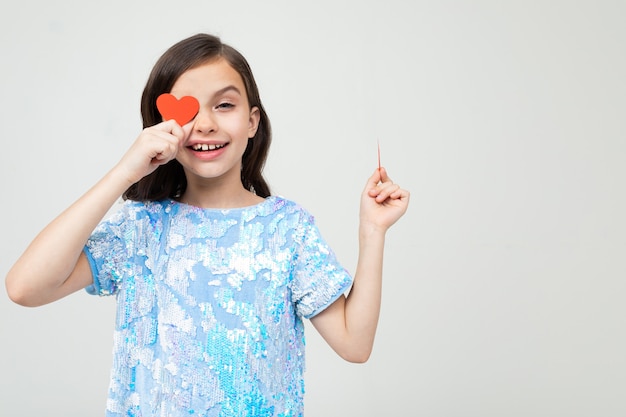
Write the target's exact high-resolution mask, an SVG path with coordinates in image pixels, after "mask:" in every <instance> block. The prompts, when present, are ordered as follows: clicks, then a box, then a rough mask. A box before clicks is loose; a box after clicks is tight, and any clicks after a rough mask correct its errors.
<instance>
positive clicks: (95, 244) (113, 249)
mask: <svg viewBox="0 0 626 417" xmlns="http://www.w3.org/2000/svg"><path fill="white" fill-rule="evenodd" d="M160 224H161V222H160V206H159V205H158V204H154V205H152V206H148V207H146V206H145V205H144V204H143V203H139V202H132V201H126V202H125V203H124V204H123V205H122V206H121V207H120V208H119V210H118V211H117V212H115V213H113V214H112V215H111V216H110V217H109V218H108V219H105V220H103V221H102V222H101V223H100V224H99V225H98V226H97V227H96V229H95V230H94V231H93V233H92V234H91V236H90V237H89V239H88V240H87V243H86V244H85V248H84V252H85V255H87V259H88V261H89V265H90V267H91V272H92V275H93V283H92V284H91V285H90V286H88V287H87V288H85V290H86V291H87V292H88V293H89V294H93V295H113V294H117V292H118V290H119V287H120V285H121V283H122V282H123V281H124V279H126V278H127V277H132V276H136V275H140V274H145V271H146V268H147V264H149V263H150V260H149V259H148V258H149V253H151V251H153V247H154V246H155V244H157V242H158V241H159V230H160Z"/></svg>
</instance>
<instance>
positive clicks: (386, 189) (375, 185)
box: [366, 167, 408, 203]
mask: <svg viewBox="0 0 626 417" xmlns="http://www.w3.org/2000/svg"><path fill="white" fill-rule="evenodd" d="M366 188H367V193H368V195H369V196H370V197H372V198H374V199H375V200H376V202H377V203H383V202H384V201H386V200H387V199H391V200H398V199H402V198H408V191H406V190H403V189H402V188H401V187H400V186H399V185H398V184H394V182H393V181H392V180H391V178H389V175H388V174H387V170H386V169H385V168H383V167H381V168H380V169H378V168H377V169H376V170H375V171H374V173H373V174H372V176H371V177H370V178H369V179H368V184H367V187H366Z"/></svg>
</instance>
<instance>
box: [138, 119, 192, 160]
mask: <svg viewBox="0 0 626 417" xmlns="http://www.w3.org/2000/svg"><path fill="white" fill-rule="evenodd" d="M144 134H145V139H144V142H146V146H147V149H146V151H147V152H148V156H149V157H150V158H151V162H152V163H156V164H157V165H162V164H165V163H167V162H169V161H171V160H172V159H174V158H175V157H176V154H177V153H178V148H179V146H180V144H181V143H182V142H183V141H184V138H185V136H186V135H185V132H184V131H183V129H182V127H180V126H179V125H178V123H176V122H175V121H174V120H168V121H167V122H163V123H159V124H157V125H155V126H152V127H149V128H147V129H145V131H144Z"/></svg>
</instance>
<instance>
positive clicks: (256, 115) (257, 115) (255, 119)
mask: <svg viewBox="0 0 626 417" xmlns="http://www.w3.org/2000/svg"><path fill="white" fill-rule="evenodd" d="M260 120H261V111H260V110H259V108H258V107H256V106H255V107H252V108H251V109H250V117H249V119H248V139H251V138H253V137H254V135H256V131H257V129H258V128H259V121H260Z"/></svg>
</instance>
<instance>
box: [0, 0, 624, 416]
mask: <svg viewBox="0 0 626 417" xmlns="http://www.w3.org/2000/svg"><path fill="white" fill-rule="evenodd" d="M7 3H8V2H5V3H3V5H2V11H1V13H0V42H1V47H0V51H1V52H2V54H1V59H2V65H1V66H0V83H1V88H2V92H1V93H0V122H1V132H2V133H1V134H2V141H1V143H2V147H1V150H2V152H1V153H2V162H1V163H0V181H2V182H1V185H0V188H1V189H2V190H3V195H2V216H1V217H0V222H1V223H0V231H1V232H0V233H1V236H2V238H1V239H0V244H1V246H0V250H1V252H2V256H1V257H0V276H2V277H4V275H5V274H6V272H7V271H8V269H9V268H10V266H11V265H12V264H13V262H15V260H16V259H17V258H18V256H19V255H20V254H21V252H22V251H23V250H24V249H25V247H26V246H27V245H28V243H29V242H30V241H31V240H32V238H33V237H34V236H35V235H36V234H37V233H38V232H39V231H40V230H41V229H42V228H43V227H44V226H45V225H46V224H47V223H48V222H49V221H50V220H52V219H53V218H54V217H55V216H56V215H57V214H59V213H60V212H61V211H62V210H63V209H64V208H65V207H67V206H68V205H69V204H71V203H72V202H73V201H74V200H75V199H76V198H78V197H79V196H80V195H81V194H82V193H84V192H85V191H86V190H87V189H88V188H89V187H90V186H91V185H93V184H94V183H95V182H96V181H97V180H98V179H99V178H100V177H101V176H102V175H104V173H105V172H106V171H107V170H108V169H110V167H112V166H113V164H115V163H116V162H117V160H118V159H119V158H120V157H121V155H122V154H123V153H124V152H125V151H126V149H127V148H128V147H129V146H130V144H131V143H132V141H134V139H135V138H136V137H137V135H138V134H139V132H140V129H141V122H140V115H139V99H140V94H141V91H142V89H143V86H144V83H145V81H146V79H147V77H148V73H149V71H150V69H151V67H152V65H153V64H154V62H155V61H156V59H157V58H158V57H159V56H160V55H161V53H162V52H164V51H165V49H166V48H167V47H169V46H170V45H171V44H173V43H175V42H177V41H178V40H181V39H182V38H184V37H187V36H189V35H192V34H194V33H197V32H209V33H213V34H216V35H219V36H221V37H222V39H223V40H224V41H225V42H227V43H230V44H232V45H233V46H235V47H236V48H237V49H239V50H240V51H241V52H242V53H243V54H244V55H245V56H246V57H247V58H248V60H249V62H250V64H251V66H252V68H253V71H254V73H255V76H256V78H257V82H258V84H259V88H260V91H261V96H262V98H263V101H264V104H265V106H266V109H267V111H268V113H269V115H270V118H271V121H272V124H273V127H274V143H273V148H272V149H271V154H270V158H269V160H268V166H267V170H266V174H267V177H268V179H269V182H270V184H271V185H272V187H273V191H274V193H276V194H281V195H284V196H286V197H288V198H290V199H293V200H296V201H297V202H299V203H300V204H302V205H303V206H305V207H306V208H307V209H309V211H311V212H312V213H313V214H314V215H315V216H316V218H317V221H318V223H319V226H320V228H321V230H322V233H323V234H324V236H325V238H326V239H327V240H328V241H329V242H330V243H331V245H332V246H333V247H334V249H335V251H336V252H337V254H338V256H339V258H340V259H341V260H342V262H343V263H344V264H345V265H346V267H348V268H349V269H350V270H354V266H355V265H356V256H357V251H358V248H357V239H356V237H357V225H358V199H359V195H360V193H361V189H362V187H363V185H364V184H365V180H366V179H367V177H368V176H369V175H370V174H371V172H372V171H373V170H374V168H375V166H376V143H377V141H380V147H381V157H382V163H383V165H384V166H386V167H387V169H388V171H389V173H390V176H391V177H392V179H394V180H395V181H396V182H398V183H400V184H401V185H402V186H403V187H404V188H407V189H409V190H410V191H411V193H412V195H411V204H410V207H409V210H408V212H407V214H406V215H405V216H404V217H403V218H402V219H401V220H400V221H399V222H398V223H397V224H396V225H395V226H394V227H393V228H392V229H391V230H390V231H389V233H388V238H387V243H386V253H385V267H384V269H385V278H384V281H385V283H384V295H383V310H382V315H381V320H380V325H379V331H378V335H377V340H376V344H375V348H374V352H373V355H372V357H371V359H370V361H369V362H368V363H366V364H364V365H354V364H348V363H346V362H343V361H342V360H341V359H340V358H339V357H338V356H337V355H335V354H334V353H333V352H332V351H331V349H330V348H329V347H328V346H327V345H325V343H324V342H323V341H322V340H321V339H320V337H319V336H318V335H317V334H316V333H315V331H314V330H313V329H312V328H311V327H307V329H308V330H307V332H308V371H307V395H306V398H305V404H306V411H307V415H308V416H310V417H318V416H319V417H321V416H393V415H402V416H405V415H406V416H428V417H439V416H442V417H444V416H445V417H448V416H450V417H452V416H454V417H456V416H459V417H471V416H476V417H479V416H480V417H491V416H493V417H500V416H507V417H514V416H520V417H527V416H534V417H539V416H550V417H553V416H568V417H576V416H603V417H608V416H624V415H626V396H625V394H626V335H625V325H626V314H625V313H626V305H625V302H624V299H625V295H626V280H625V278H626V237H625V236H626V220H625V213H626V187H625V179H626V117H625V116H626V76H625V74H626V53H625V51H626V25H625V24H624V22H625V20H626V3H625V2H623V1H617V0H616V1H602V0H595V1H564V0H563V1H549V0H548V1H517V0H516V1H495V0H494V1H484V0H483V1H480V0H479V1H401V0H386V1H374V0H367V1H343V2H342V1H338V0H335V1H328V0H318V1H314V2H306V3H305V2H296V1H286V0H282V1H270V0H268V1H220V2H216V1H211V0H203V1H176V2H174V1H171V2H165V1H160V0H150V1H143V0H142V1H139V0H137V1H106V2H104V1H99V2H94V1H69V0H58V1H44V0H35V1H27V0H25V1H19V2H11V3H10V4H7ZM113 315H114V299H113V298H102V299H101V298H97V297H92V296H88V295H87V294H86V293H84V292H79V293H77V294H75V295H72V296H70V297H68V298H66V299H64V300H61V301H59V302H56V303H54V304H51V305H48V306H44V307H40V308H36V309H28V308H24V307H20V306H17V305H14V304H12V303H11V302H10V301H9V299H8V297H7V296H6V292H4V291H2V292H0V334H1V337H2V340H1V342H0V352H1V354H0V370H1V371H0V372H1V376H0V415H2V416H36V415H45V416H99V415H103V413H104V407H105V399H106V390H107V385H108V375H109V367H110V364H111V356H110V355H111V348H112V331H113V321H114V317H113Z"/></svg>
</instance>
